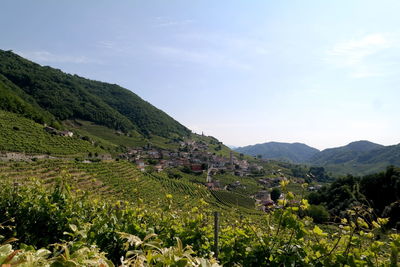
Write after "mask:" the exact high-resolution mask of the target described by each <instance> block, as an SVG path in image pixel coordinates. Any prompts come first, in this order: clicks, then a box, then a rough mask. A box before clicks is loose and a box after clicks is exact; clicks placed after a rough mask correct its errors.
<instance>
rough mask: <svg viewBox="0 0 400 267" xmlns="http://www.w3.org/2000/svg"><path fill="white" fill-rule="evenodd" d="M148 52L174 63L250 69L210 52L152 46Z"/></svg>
mask: <svg viewBox="0 0 400 267" xmlns="http://www.w3.org/2000/svg"><path fill="white" fill-rule="evenodd" d="M150 50H151V51H152V52H153V53H156V54H158V56H162V57H165V58H167V59H171V60H174V61H180V62H190V63H195V64H200V65H206V66H209V67H226V68H235V69H242V70H249V69H251V66H250V65H248V64H246V63H243V62H240V61H238V60H236V59H235V58H231V57H229V56H227V55H224V54H220V53H217V52H215V51H210V50H203V51H194V50H188V49H183V48H176V47H171V46H152V47H150Z"/></svg>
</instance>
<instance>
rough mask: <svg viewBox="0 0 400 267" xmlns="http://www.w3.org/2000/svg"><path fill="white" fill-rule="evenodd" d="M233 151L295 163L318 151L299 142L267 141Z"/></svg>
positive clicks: (301, 161)
mask: <svg viewBox="0 0 400 267" xmlns="http://www.w3.org/2000/svg"><path fill="white" fill-rule="evenodd" d="M235 151H237V152H240V153H244V154H248V155H251V156H258V155H260V156H262V157H263V158H264V159H277V160H288V161H291V162H295V163H303V162H306V161H308V160H309V159H310V158H311V157H312V156H314V155H315V154H317V153H318V152H319V150H318V149H316V148H313V147H310V146H307V145H305V144H301V143H293V144H289V143H279V142H269V143H264V144H257V145H252V146H245V147H239V148H236V149H235Z"/></svg>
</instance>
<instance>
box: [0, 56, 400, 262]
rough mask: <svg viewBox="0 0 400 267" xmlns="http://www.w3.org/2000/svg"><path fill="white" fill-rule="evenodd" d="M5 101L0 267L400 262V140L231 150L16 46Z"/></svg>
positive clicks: (0, 114) (1, 84) (1, 105)
mask: <svg viewBox="0 0 400 267" xmlns="http://www.w3.org/2000/svg"><path fill="white" fill-rule="evenodd" d="M0 100H1V102H0V195H1V198H0V264H4V265H5V266H10V265H8V264H11V266H19V265H20V263H21V264H22V263H23V264H27V265H26V266H222V265H223V266H289V265H290V266H338V264H339V265H347V264H350V265H352V266H365V265H369V266H374V265H377V266H378V265H386V266H395V265H393V263H396V262H397V261H398V256H399V251H400V235H399V234H398V231H399V224H398V203H399V199H398V196H399V191H398V189H399V188H400V187H399V184H400V176H399V170H398V168H396V167H388V166H389V165H396V166H399V162H398V160H399V158H400V156H399V154H398V151H399V150H398V145H397V146H390V147H384V146H380V145H377V144H373V143H370V142H366V141H359V142H354V143H351V144H349V145H348V146H345V147H341V148H335V149H329V150H324V151H318V150H317V149H314V148H311V147H308V146H306V145H304V144H299V143H296V144H285V143H270V144H267V145H265V147H264V148H263V149H261V150H258V149H257V146H258V148H259V147H260V146H261V145H256V146H255V147H250V148H237V149H235V150H231V149H230V148H228V147H227V146H226V145H224V144H223V143H222V142H220V141H219V140H218V139H216V138H214V137H212V136H205V135H203V134H201V135H200V134H196V133H193V132H192V131H190V130H189V129H188V128H186V127H185V126H183V125H182V124H180V123H179V122H178V121H176V120H175V119H173V118H172V117H170V116H169V115H168V114H166V113H164V112H163V111H161V110H159V109H158V108H156V107H154V106H153V105H151V104H150V103H148V102H146V101H144V100H143V99H141V98H140V97H139V96H137V95H136V94H134V93H133V92H131V91H130V90H128V89H125V88H122V87H120V86H118V85H115V84H108V83H104V82H99V81H93V80H88V79H85V78H82V77H79V76H77V75H70V74H66V73H64V72H62V71H61V70H57V69H53V68H51V67H47V66H40V65H38V64H36V63H34V62H31V61H28V60H27V59H24V58H22V57H20V56H18V55H16V54H14V53H13V52H11V51H0ZM382 171H383V172H382ZM373 172H380V173H375V174H372V173H373ZM347 174H349V175H347ZM364 174H369V175H366V176H362V175H364ZM346 175H347V176H346ZM353 175H354V176H353ZM361 176H362V177H361ZM375 191H376V192H378V193H375ZM377 195H378V196H385V198H380V197H377ZM217 221H218V223H216V222H217ZM217 240H218V241H219V243H217ZM379 240H384V242H383V241H379ZM353 263H354V264H353ZM29 264H30V265H29ZM390 264H392V265H390ZM21 266H25V265H21Z"/></svg>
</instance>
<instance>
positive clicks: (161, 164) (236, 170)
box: [119, 140, 286, 212]
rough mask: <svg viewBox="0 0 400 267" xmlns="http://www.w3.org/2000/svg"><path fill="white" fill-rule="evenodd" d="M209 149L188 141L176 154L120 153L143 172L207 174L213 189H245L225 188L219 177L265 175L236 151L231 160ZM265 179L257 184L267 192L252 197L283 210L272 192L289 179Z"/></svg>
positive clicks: (264, 207) (146, 150) (207, 182)
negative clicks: (177, 170)
mask: <svg viewBox="0 0 400 267" xmlns="http://www.w3.org/2000/svg"><path fill="white" fill-rule="evenodd" d="M208 148H209V147H208V145H207V144H206V143H205V142H202V141H192V140H188V141H182V142H180V147H179V149H176V150H173V151H170V150H164V149H156V148H152V147H150V146H147V147H141V148H132V149H129V150H128V152H127V153H123V154H120V155H119V158H120V159H124V160H128V161H130V162H133V163H135V164H136V165H137V167H138V169H139V170H141V171H142V172H146V171H149V170H150V171H153V172H162V171H165V170H168V169H170V168H179V167H180V168H182V169H183V170H186V171H187V172H190V173H193V174H201V173H205V174H206V179H205V181H204V185H205V186H206V187H207V188H208V189H210V190H228V191H232V190H235V189H237V188H241V187H244V185H242V184H241V183H240V181H235V182H233V183H231V184H228V185H224V186H222V185H221V183H220V181H219V180H217V179H214V178H213V177H214V176H216V175H217V174H225V173H230V174H232V175H235V176H238V177H247V176H253V177H254V175H255V174H262V173H264V172H263V167H262V166H260V165H258V164H256V163H250V162H249V161H248V160H246V159H243V158H241V157H238V156H236V155H235V154H234V153H233V152H232V151H231V152H230V154H229V157H224V156H221V155H217V154H216V153H212V152H210V151H209V150H208ZM262 177H263V178H259V179H258V180H257V182H258V184H259V185H260V187H262V188H264V190H260V191H259V192H258V193H256V194H255V195H253V196H251V197H252V198H253V199H254V200H255V203H256V206H257V207H259V209H261V210H262V211H265V212H269V211H271V210H273V209H276V208H279V205H278V204H277V202H278V201H277V200H278V199H283V198H284V197H285V196H284V195H283V194H280V195H279V196H278V199H275V201H274V200H272V199H271V190H270V189H271V188H273V187H279V185H280V182H281V181H282V180H284V179H286V178H285V177H284V175H279V176H278V177H274V178H266V177H265V176H262Z"/></svg>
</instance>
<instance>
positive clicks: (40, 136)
mask: <svg viewBox="0 0 400 267" xmlns="http://www.w3.org/2000/svg"><path fill="white" fill-rule="evenodd" d="M0 129H1V130H0V151H13V152H25V153H37V154H51V155H69V156H82V155H87V154H88V153H89V152H91V153H98V154H102V153H105V151H104V150H103V149H101V148H100V147H95V146H93V145H92V144H91V143H90V142H88V141H84V140H81V139H79V138H77V137H72V138H71V137H62V136H58V135H53V134H50V133H47V132H46V131H45V130H44V126H43V125H41V124H38V123H35V122H34V121H32V120H29V119H26V118H24V117H22V116H20V115H17V114H15V113H10V112H6V111H1V110H0Z"/></svg>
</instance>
